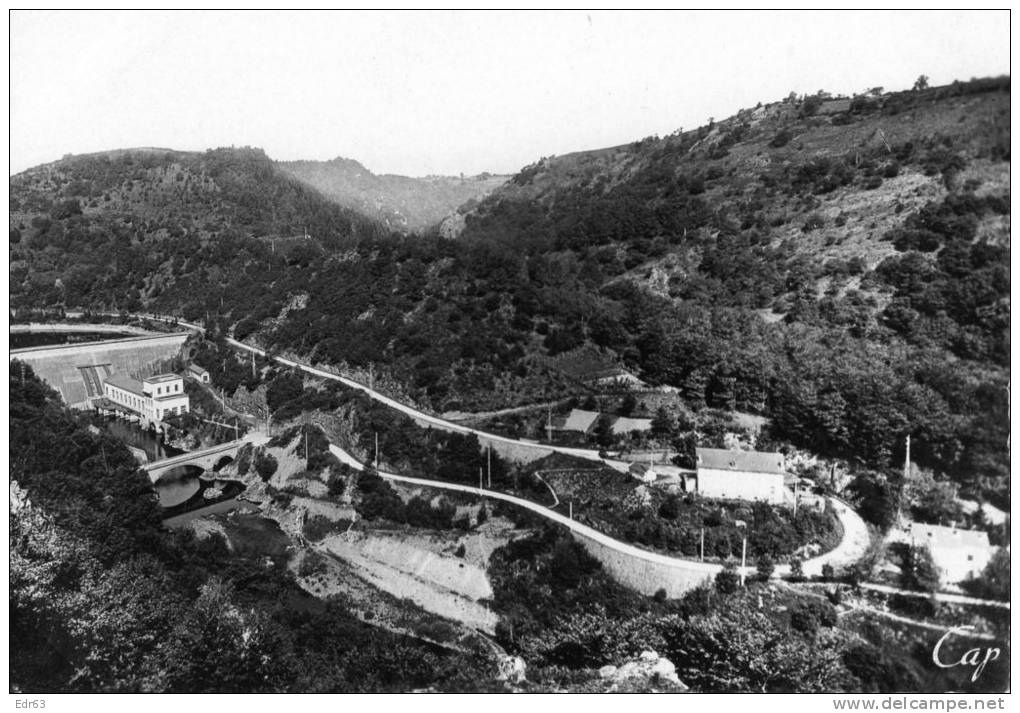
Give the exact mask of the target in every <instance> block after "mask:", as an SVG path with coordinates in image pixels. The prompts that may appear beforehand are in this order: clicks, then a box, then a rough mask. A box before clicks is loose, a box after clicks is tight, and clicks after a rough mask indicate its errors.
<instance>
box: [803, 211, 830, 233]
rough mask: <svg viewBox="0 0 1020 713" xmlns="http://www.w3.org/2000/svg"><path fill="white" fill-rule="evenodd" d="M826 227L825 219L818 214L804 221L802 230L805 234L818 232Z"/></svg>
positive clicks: (813, 214)
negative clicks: (813, 231)
mask: <svg viewBox="0 0 1020 713" xmlns="http://www.w3.org/2000/svg"><path fill="white" fill-rule="evenodd" d="M824 227H825V219H824V218H823V217H822V216H821V215H820V214H818V213H812V214H811V215H809V216H808V217H807V220H805V221H804V225H803V227H802V228H801V230H803V231H804V232H805V233H810V232H811V231H812V230H818V229H819V228H824Z"/></svg>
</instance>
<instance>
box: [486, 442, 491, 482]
mask: <svg viewBox="0 0 1020 713" xmlns="http://www.w3.org/2000/svg"><path fill="white" fill-rule="evenodd" d="M485 460H486V467H487V468H488V474H489V490H492V444H491V443H486V444H485Z"/></svg>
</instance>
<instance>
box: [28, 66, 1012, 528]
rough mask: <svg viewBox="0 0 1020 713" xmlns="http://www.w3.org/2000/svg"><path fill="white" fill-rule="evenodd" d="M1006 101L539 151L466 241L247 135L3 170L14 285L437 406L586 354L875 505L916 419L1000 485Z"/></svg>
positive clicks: (556, 368) (921, 453)
mask: <svg viewBox="0 0 1020 713" xmlns="http://www.w3.org/2000/svg"><path fill="white" fill-rule="evenodd" d="M1009 102H1010V84H1009V79H1008V78H1004V79H995V80H975V81H971V82H967V83H957V84H954V85H950V86H947V87H938V88H933V89H923V90H917V91H913V92H902V93H896V94H883V93H881V92H880V91H876V92H873V93H871V94H868V95H862V96H858V97H853V98H843V99H840V98H828V97H825V96H823V95H819V96H811V97H801V98H796V97H791V98H790V99H788V100H786V101H782V102H777V103H774V104H769V105H765V106H761V107H757V108H755V109H748V110H745V111H741V112H740V113H738V114H737V115H736V116H734V117H732V118H730V119H727V120H725V121H721V122H718V123H715V122H713V123H711V124H709V125H708V126H704V127H701V128H699V129H695V130H693V131H678V132H677V133H675V134H673V135H671V136H668V137H665V138H654V137H653V138H648V139H644V140H642V141H639V142H636V143H634V144H630V145H626V146H621V147H616V148H613V149H605V150H600V151H592V152H586V153H582V154H573V155H570V156H564V157H560V158H549V159H543V160H542V161H540V162H538V163H536V164H534V165H532V166H529V167H527V168H525V169H524V170H522V171H521V172H520V173H519V174H517V175H516V176H515V177H514V178H513V179H511V181H510V182H509V183H507V184H506V185H505V186H504V187H503V188H501V189H500V190H498V191H496V192H494V193H493V194H492V195H491V196H489V197H488V198H486V199H485V200H483V201H482V202H481V203H480V204H479V205H478V206H477V208H475V209H474V210H472V211H470V212H469V213H468V215H467V216H466V221H465V226H464V229H463V232H462V233H461V235H460V236H459V238H458V239H457V240H455V241H450V240H444V239H442V238H440V237H438V235H436V234H432V235H425V236H402V237H400V236H391V235H386V234H385V233H384V231H383V230H381V229H380V228H378V227H376V225H375V224H374V223H371V222H369V221H367V220H365V219H360V218H357V217H355V216H354V215H352V214H350V213H346V212H344V211H342V210H341V209H339V208H336V207H335V206H331V205H329V204H327V203H325V202H324V201H322V200H321V199H320V198H318V196H316V195H314V194H312V193H310V192H307V190H306V189H304V188H303V187H301V186H299V185H297V184H295V183H293V182H291V181H289V180H288V179H285V178H283V177H281V176H280V175H279V173H278V172H275V171H273V169H272V165H271V163H270V162H268V159H265V157H263V156H261V155H260V154H253V153H242V154H238V153H237V152H226V151H219V152H211V153H210V154H205V155H193V156H187V157H184V156H177V157H176V158H172V159H168V158H165V157H163V156H158V157H152V158H150V159H142V158H137V157H136V158H132V159H131V160H132V161H141V162H143V166H141V167H136V166H133V165H130V164H126V163H125V162H126V161H127V160H128V159H127V158H125V157H111V158H109V159H108V160H104V159H96V158H90V159H87V160H86V159H72V160H68V161H64V162H58V163H57V164H55V165H53V166H50V167H43V168H41V169H36V170H34V171H31V172H28V173H27V174H22V175H20V176H16V177H14V178H13V179H12V187H11V190H12V210H13V215H12V231H11V257H12V297H13V299H14V302H15V304H16V305H34V306H53V305H66V306H72V305H73V306H111V305H112V306H116V307H120V308H127V309H134V308H138V307H145V308H151V309H157V310H160V311H165V312H175V313H180V314H182V315H183V316H185V317H191V318H201V317H205V316H207V315H208V317H209V318H210V319H216V320H218V321H220V322H222V323H223V324H225V325H235V334H236V335H237V336H238V337H240V338H246V337H250V338H253V339H257V340H258V341H260V342H262V343H263V344H266V345H268V346H271V347H273V348H275V349H287V350H290V351H293V352H296V353H299V354H303V355H305V356H306V357H308V358H311V359H313V360H316V361H321V362H324V363H331V364H335V365H347V366H350V367H356V368H364V369H366V371H367V370H368V369H369V368H371V369H372V370H374V373H375V374H376V375H377V376H379V375H381V376H383V377H385V378H386V379H387V380H388V383H390V384H396V385H399V389H400V390H402V391H403V392H405V394H407V395H409V396H410V397H413V398H414V399H416V400H417V401H419V402H420V403H422V404H425V405H429V406H432V407H434V408H435V409H437V410H444V409H451V408H463V409H471V410H485V409H490V408H498V407H501V406H507V405H514V404H517V403H526V402H534V401H539V400H542V399H546V398H550V397H553V396H562V395H567V394H571V393H578V391H579V386H578V384H577V383H576V382H574V381H572V380H571V378H570V377H571V374H570V373H569V370H565V369H564V368H563V364H564V363H565V362H566V361H569V360H570V359H572V358H575V357H578V358H579V357H580V356H581V355H593V354H594V355H597V360H600V361H602V362H604V363H607V364H614V363H615V364H621V365H625V366H627V367H628V368H630V369H632V370H633V371H634V372H636V373H637V374H638V375H639V376H640V377H641V378H642V379H644V380H646V381H648V382H650V383H652V384H665V385H671V386H675V387H677V388H678V389H679V390H680V393H681V396H682V397H683V399H684V401H685V403H686V404H687V405H689V406H690V407H692V408H695V409H698V408H702V407H705V406H713V407H721V408H727V409H738V410H743V411H750V412H754V413H760V414H763V415H765V416H768V417H770V419H771V426H770V433H769V436H770V437H771V438H773V439H774V440H777V441H783V440H786V441H789V442H791V443H794V444H796V445H800V446H803V447H806V448H808V449H810V450H811V451H814V452H816V453H820V454H824V455H830V456H835V457H842V458H845V459H847V460H848V461H850V462H851V463H853V464H854V466H855V467H856V468H860V469H862V470H865V469H866V472H868V473H870V475H869V478H870V480H868V481H866V485H867V487H871V488H878V489H879V491H881V492H883V493H886V495H887V496H888V497H883V498H882V500H883V502H885V503H886V506H887V509H888V505H889V504H890V503H893V502H894V501H895V497H894V495H895V493H896V491H897V489H898V488H899V487H900V483H899V481H898V479H897V478H898V476H897V475H896V473H897V471H898V465H899V464H900V463H902V456H903V453H902V446H903V442H904V438H905V436H906V435H907V434H910V435H912V437H913V456H914V460H915V461H916V462H917V463H919V464H920V465H923V466H926V467H930V468H932V469H934V470H935V471H936V473H937V474H939V475H946V476H948V477H951V478H952V479H954V480H956V481H957V482H959V483H960V484H961V485H962V486H963V492H964V493H966V494H969V495H975V496H984V497H986V498H989V499H991V500H993V502H997V503H999V504H1005V503H1006V502H1007V501H1008V497H1009V496H1008V492H1009V490H1008V473H1009V463H1008V453H1007V450H1006V447H1005V443H1006V438H1007V435H1008V400H1007V391H1006V387H1007V385H1008V379H1009V371H1008V354H1009V334H1008V324H1009V267H1008V251H1009V159H1010V155H1009V118H1010V117H1009V113H1010V110H1009ZM146 160H149V161H152V162H153V163H154V164H155V165H153V166H148V164H145V163H144V161H146ZM78 161H84V162H85V165H88V166H92V165H99V166H104V167H106V166H108V167H109V169H108V174H107V173H104V172H103V171H101V170H98V169H90V170H89V172H88V173H82V172H81V169H79V168H77V166H78V163H77V162H78ZM182 162H183V163H184V164H187V165H189V166H197V167H195V168H191V169H189V170H188V171H187V172H185V173H184V174H183V175H184V177H183V178H181V179H179V180H178V179H177V178H176V176H177V175H181V174H180V173H178V170H177V169H176V168H171V167H172V166H176V165H178V164H181V163H182ZM223 163H226V164H227V166H228V167H236V166H238V165H241V166H243V167H244V168H243V171H231V170H223V171H222V172H221V173H219V174H215V175H213V174H212V171H213V167H216V166H220V165H222V164H223ZM203 171H205V173H203ZM224 174H225V175H226V176H227V177H233V178H230V180H226V179H224V178H223V175H224ZM105 175H109V176H110V178H109V179H102V180H97V179H100V178H102V177H103V176H105ZM48 176H54V178H48ZM189 176H190V185H191V188H190V189H187V188H185V186H186V185H188V183H189V178H188V177H189ZM196 176H205V178H196ZM76 180H78V181H80V182H81V185H82V187H76V186H77V185H78V184H77V183H76V182H75V181H76ZM103 181H106V182H105V183H104V182H103ZM175 184H184V185H175ZM96 185H99V186H101V187H104V190H105V191H108V192H109V194H110V198H109V200H107V198H106V195H105V194H104V192H103V191H98V192H97V189H96V188H95V186H96ZM82 191H87V193H88V195H87V196H85V195H83V194H82ZM146 192H148V194H149V198H145V195H146ZM179 195H180V196H185V197H175V196H179ZM126 196H130V199H127V198H126ZM198 196H202V197H204V198H203V199H202V200H205V201H208V202H209V203H210V204H211V206H213V207H202V208H200V209H199V208H198V207H197V206H205V205H206V203H203V202H202V201H200V200H199V199H198ZM157 198H158V200H157ZM174 201H177V202H176V203H175V202H174ZM79 211H80V212H79ZM163 211H165V212H166V214H167V215H169V216H176V218H174V219H173V220H170V221H167V220H164V222H159V220H160V219H158V218H157V217H156V216H159V215H163ZM210 215H213V216H217V218H210V217H208V216H210ZM216 219H218V220H219V221H220V222H219V223H215V222H214V223H212V227H210V226H209V224H208V222H209V221H210V220H213V221H215V220H216ZM187 221H190V222H187ZM242 225H243V226H248V228H247V230H248V231H249V232H246V229H245V228H242V227H240V226H242ZM174 226H177V227H178V228H179V229H178V230H177V231H176V232H173V231H174ZM253 226H259V227H258V228H257V229H256V228H254V227H253ZM302 226H306V227H307V229H308V231H309V232H310V233H311V234H312V240H311V241H304V242H302V241H303V239H302V240H301V241H299V243H298V244H297V245H287V249H285V250H284V249H281V248H282V246H281V245H279V244H278V245H277V246H276V252H275V253H274V252H273V246H272V241H271V240H265V239H260V236H262V235H265V234H269V233H270V232H273V231H275V232H277V233H279V234H281V235H283V234H284V233H287V234H291V235H293V234H299V233H301V231H302V229H303V227H302ZM249 233H250V234H254V235H255V236H256V237H249ZM862 487H863V486H862ZM862 497H863V496H862ZM871 516H872V517H873V518H874V519H875V520H876V521H878V522H883V521H885V520H887V518H888V516H889V512H885V513H871Z"/></svg>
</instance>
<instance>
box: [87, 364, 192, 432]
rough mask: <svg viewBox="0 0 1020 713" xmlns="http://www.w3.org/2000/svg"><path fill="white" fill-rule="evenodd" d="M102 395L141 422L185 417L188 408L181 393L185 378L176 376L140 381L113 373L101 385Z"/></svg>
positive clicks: (186, 396) (160, 376) (147, 378)
mask: <svg viewBox="0 0 1020 713" xmlns="http://www.w3.org/2000/svg"><path fill="white" fill-rule="evenodd" d="M103 396H105V397H106V399H107V400H108V401H110V402H112V403H113V404H115V405H116V406H119V407H121V408H122V409H124V410H127V411H129V412H130V413H131V414H134V415H136V416H138V417H139V418H140V419H141V420H142V422H143V423H155V422H158V421H162V420H163V419H164V418H165V417H166V416H176V415H181V414H185V413H187V412H188V410H189V406H190V399H189V398H188V395H187V394H186V393H185V392H184V377H182V376H178V375H177V374H157V375H155V376H149V377H146V378H145V379H143V380H142V381H137V380H135V379H132V378H130V377H126V376H119V375H116V374H114V375H112V376H108V377H107V378H106V381H105V382H103Z"/></svg>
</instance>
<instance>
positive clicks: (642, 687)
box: [599, 651, 688, 693]
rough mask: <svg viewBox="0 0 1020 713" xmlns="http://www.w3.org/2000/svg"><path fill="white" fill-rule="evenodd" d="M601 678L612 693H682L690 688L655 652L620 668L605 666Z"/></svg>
mask: <svg viewBox="0 0 1020 713" xmlns="http://www.w3.org/2000/svg"><path fill="white" fill-rule="evenodd" d="M599 677H600V678H601V679H602V680H603V682H605V683H607V684H608V686H609V687H608V688H607V692H612V691H669V692H673V693H680V692H683V691H686V690H688V687H687V686H686V685H684V683H683V682H682V681H681V680H680V679H679V678H678V677H677V675H676V666H674V665H673V662H672V661H670V660H669V659H667V658H665V657H662V656H659V655H658V654H657V653H655V652H654V651H643V652H641V655H640V656H638V657H637V658H636V659H633V660H631V661H626V662H625V663H623V664H621V665H619V666H603V667H602V668H600V669H599Z"/></svg>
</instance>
